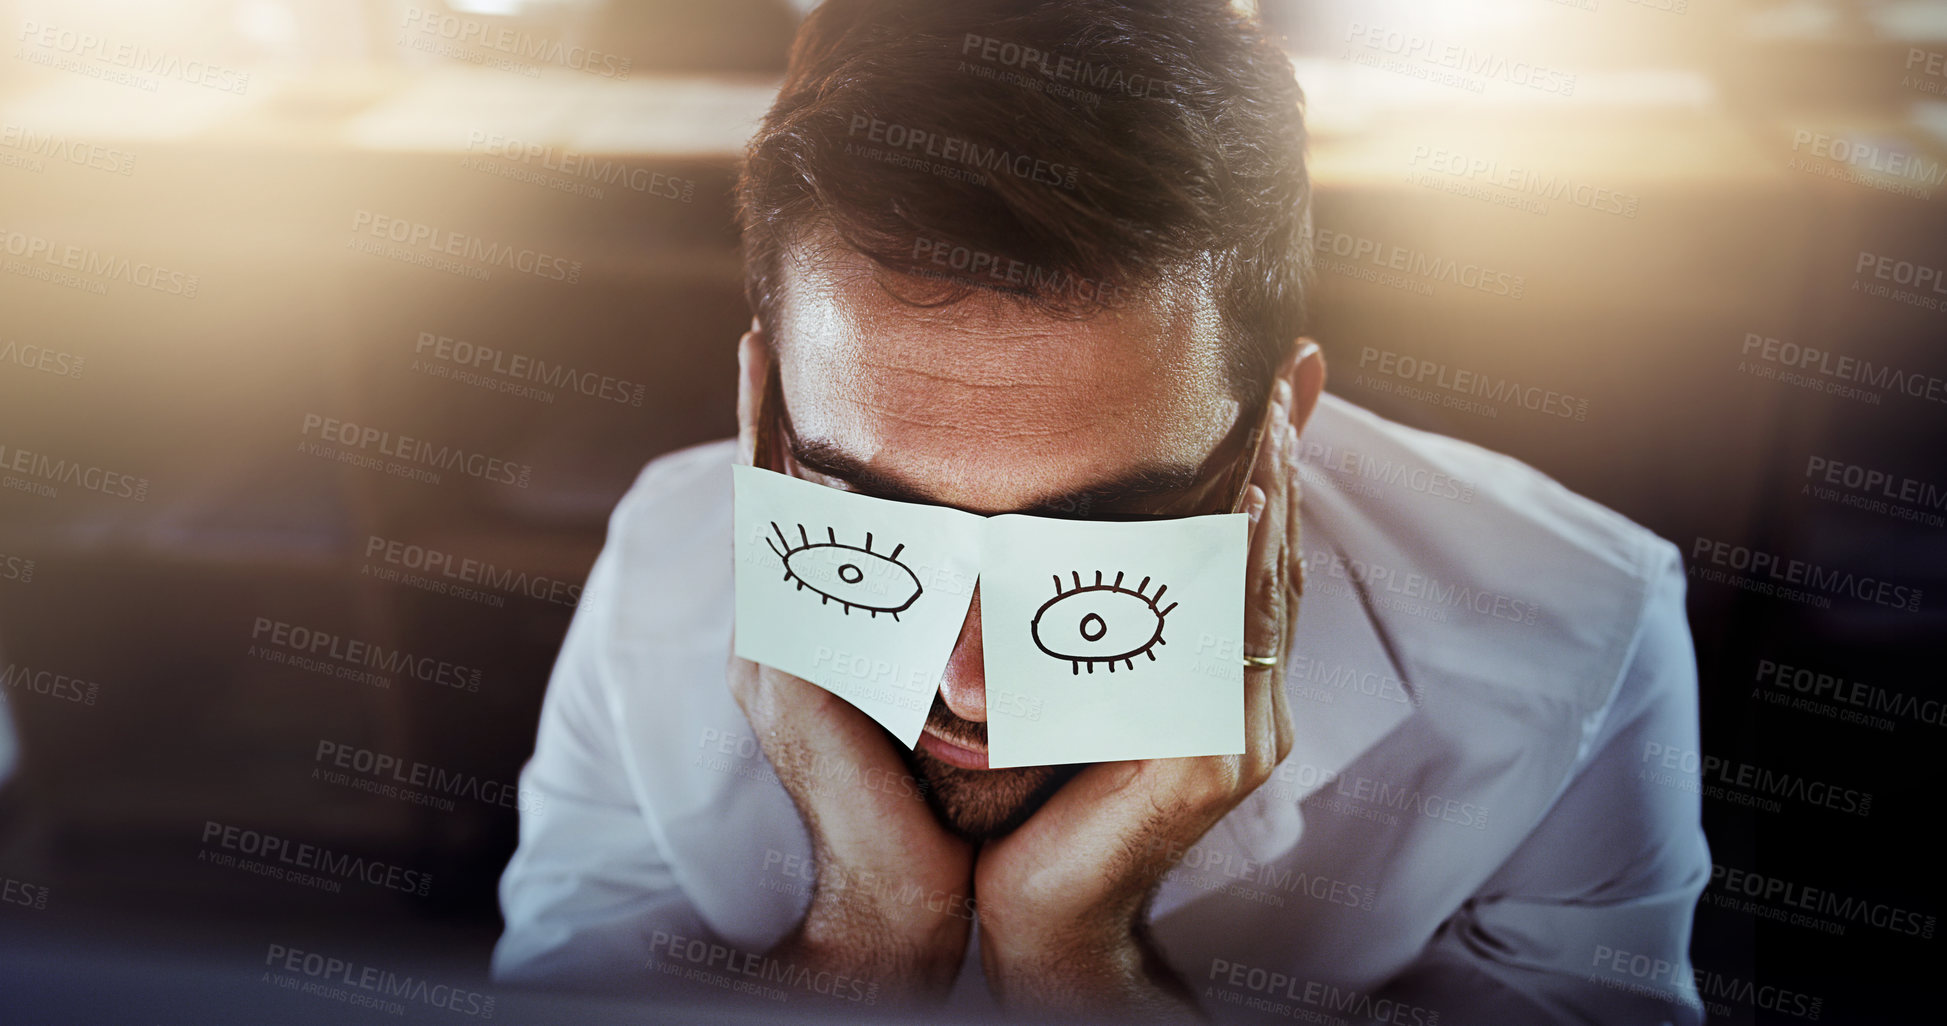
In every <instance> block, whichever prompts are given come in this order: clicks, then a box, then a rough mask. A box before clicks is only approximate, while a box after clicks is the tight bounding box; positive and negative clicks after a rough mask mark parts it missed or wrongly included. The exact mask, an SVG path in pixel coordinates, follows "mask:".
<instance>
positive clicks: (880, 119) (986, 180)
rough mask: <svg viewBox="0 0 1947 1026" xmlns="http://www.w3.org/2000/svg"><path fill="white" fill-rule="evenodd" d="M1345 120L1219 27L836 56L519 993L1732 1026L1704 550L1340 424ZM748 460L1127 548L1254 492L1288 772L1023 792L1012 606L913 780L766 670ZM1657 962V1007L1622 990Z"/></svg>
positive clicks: (830, 39) (1061, 15) (908, 40)
mask: <svg viewBox="0 0 1947 1026" xmlns="http://www.w3.org/2000/svg"><path fill="white" fill-rule="evenodd" d="M1301 110H1302V107H1301V97H1300V95H1299V93H1298V89H1297V86H1296V83H1295V82H1294V81H1293V77H1292V73H1291V69H1290V66H1289V64H1288V63H1287V62H1286V61H1285V60H1284V59H1283V57H1282V56H1281V55H1280V54H1279V52H1278V51H1277V50H1276V49H1275V48H1274V47H1273V46H1272V45H1271V44H1270V43H1268V42H1267V41H1266V40H1264V39H1263V38H1262V37H1261V36H1260V34H1259V33H1258V30H1257V28H1256V27H1255V26H1254V25H1253V24H1252V23H1250V22H1249V21H1248V20H1245V19H1242V18H1240V17H1239V16H1237V15H1235V14H1234V13H1232V12H1231V11H1230V10H1229V8H1228V6H1227V5H1226V4H1224V3H1222V2H1219V0H1199V2H1187V0H1176V2H1170V3H1163V2H1149V3H1143V2H1122V3H1116V2H1109V0H1073V2H1027V0H1021V2H998V0H997V2H981V3H955V4H939V3H931V2H921V0H829V2H827V3H826V4H824V5H823V6H822V7H821V8H819V9H818V10H817V11H815V12H814V13H813V14H812V15H811V16H810V17H809V18H808V20H807V21H806V23H805V25H804V27H803V29H802V30H801V32H800V34H799V38H798V40H797V42H796V44H795V46H794V49H793V51H792V55H791V63H790V68H789V71H788V73H787V77H786V80H785V82H784V85H783V87H782V89H781V91H780V94H779V98H778V101H777V103H776V105H775V106H774V108H773V109H772V111H771V112H770V114H769V116H768V117H767V118H766V119H765V122H764V124H763V126H762V127H761V129H760V130H759V132H758V134H757V136H756V138H755V139H754V140H753V142H752V143H751V146H750V151H749V154H748V160H747V163H746V167H745V171H744V175H743V178H742V180H741V182H740V187H739V198H740V214H741V217H742V222H743V230H744V239H745V255H746V265H747V275H748V284H749V293H750V297H751V301H752V305H753V306H754V307H755V308H756V310H757V311H758V316H757V318H756V319H755V320H754V321H753V323H752V329H751V331H750V332H749V333H747V334H745V335H744V337H743V339H742V340H741V342H740V344H739V363H740V367H741V369H742V385H741V388H740V393H739V395H740V399H739V409H738V413H739V420H740V431H739V437H738V439H737V441H736V442H734V443H732V442H723V443H718V444H715V445H709V446H704V447H701V448H697V449H692V450H688V451H685V452H681V453H677V454H674V455H671V456H668V457H665V458H663V459H660V460H658V461H656V462H654V463H652V464H651V465H650V466H649V467H648V468H647V469H645V470H644V472H643V474H642V476H641V477H640V479H639V480H638V481H637V482H636V484H635V486H634V487H633V488H632V489H631V490H630V492H629V494H628V495H627V496H626V497H625V498H624V499H623V500H622V503H621V504H620V505H619V506H618V507H617V509H616V511H615V514H614V517H613V518H612V520H611V523H610V534H609V539H608V543H607V546H606V548H605V549H604V551H603V553H602V555H601V557H600V558H599V559H598V561H597V563H596V565H595V569H594V570H593V572H592V574H591V577H590V581H589V585H588V595H589V596H590V598H588V599H587V600H585V601H584V603H583V606H582V608H581V609H580V611H579V612H578V614H577V616H576V618H575V621H574V624H573V626H572V627H571V628H570V630H569V633H568V637H567V640H566V642H565V643H564V646H563V650H562V653H561V656H560V660H559V662H558V664H557V666H556V669H555V675H554V678H553V680H552V682H551V684H550V686H549V692H548V696H547V699H546V702H545V705H544V709H543V713H542V721H541V727H540V737H539V741H538V743H537V746H536V751H535V755H534V758H533V760H532V761H531V762H530V763H529V764H528V766H527V768H526V770H525V772H524V773H523V777H522V783H523V785H524V786H526V787H529V788H533V789H535V790H536V791H538V792H540V793H543V794H545V795H546V796H547V799H548V800H547V801H546V802H545V804H544V805H543V806H542V808H543V809H544V810H545V811H542V812H539V813H537V814H535V815H532V816H524V817H523V820H522V824H521V834H522V836H521V846H520V850H519V851H518V852H517V854H516V855H515V857H514V859H513V861H512V863H511V864H510V865H509V867H508V869H507V873H506V876H505V878H504V879H503V881H502V903H503V907H504V910H505V913H506V918H507V932H506V934H505V936H504V937H503V938H502V941H501V944H500V946H499V948H498V950H497V951H496V954H495V971H496V974H497V975H498V976H499V977H500V978H502V979H505V980H532V981H578V982H583V983H590V984H601V985H612V986H624V987H627V986H641V985H647V984H654V983H667V982H669V981H674V980H687V981H696V982H699V983H701V984H702V985H703V986H705V987H718V988H723V989H722V990H721V991H717V992H714V993H718V994H720V995H721V996H722V997H723V999H724V1000H732V999H733V998H734V995H733V994H732V992H733V991H743V992H746V994H747V995H755V996H754V997H749V998H748V999H749V1000H755V1001H758V1002H759V1003H760V1004H761V1003H762V1001H763V1000H764V999H765V998H771V999H778V1000H782V999H792V1000H797V1001H799V1002H800V1004H801V1005H804V1004H816V1003H818V1002H819V1001H821V1000H830V1001H832V1002H835V1003H837V1004H839V1005H840V1006H841V1007H842V1006H844V1004H845V1003H846V1002H848V1001H851V1002H858V1003H861V1004H864V1003H870V1004H877V1005H886V1004H905V1003H919V1004H924V1003H927V1002H932V1001H938V1000H950V1001H951V1002H953V1003H954V1004H955V1005H956V1006H957V1005H959V1004H961V1003H963V1002H979V1001H983V1000H984V1001H992V1002H995V1003H997V1004H998V1005H999V1006H1000V1008H1001V1009H1003V1010H1006V1011H1010V1012H1018V1013H1027V1014H1030V1015H1046V1014H1067V1013H1073V1014H1092V1015H1102V1016H1109V1017H1117V1018H1122V1017H1127V1016H1129V1015H1137V1016H1141V1017H1144V1018H1161V1019H1173V1018H1190V1017H1194V1016H1195V1015H1197V1014H1198V1013H1199V1012H1202V1013H1205V1014H1223V1015H1229V1014H1236V1015H1241V1016H1245V1017H1252V1016H1256V1017H1265V1016H1269V1017H1273V1018H1291V1017H1296V1018H1302V1019H1308V1020H1323V1019H1326V1018H1327V1017H1331V1018H1336V1019H1340V1020H1346V1021H1383V1022H1396V1023H1421V1024H1432V1023H1436V1022H1437V1023H1442V1024H1452V1023H1456V1022H1476V1021H1477V1022H1487V1023H1517V1022H1562V1021H1588V1022H1662V1021H1684V1022H1694V1021H1698V1020H1699V1019H1700V1010H1699V1006H1698V1004H1697V1002H1696V1000H1695V997H1694V995H1693V994H1691V993H1690V992H1689V991H1688V989H1687V988H1686V987H1685V986H1684V985H1683V984H1684V983H1685V982H1686V981H1687V979H1688V975H1689V974H1688V961H1687V957H1686V949H1687V946H1688V940H1689V929H1690V915H1691V909H1692V907H1693V905H1694V903H1695V901H1696V898H1697V896H1698V894H1699V892H1700V891H1701V889H1702V887H1703V885H1704V883H1705V879H1706V874H1707V870H1708V866H1709V862H1708V855H1707V853H1706V851H1705V846H1704V842H1703V836H1702V833H1701V830H1700V828H1699V825H1698V819H1699V812H1698V801H1697V797H1696V795H1695V793H1694V791H1692V790H1690V789H1687V788H1685V787H1681V786H1672V785H1671V783H1670V782H1669V781H1668V779H1667V778H1663V777H1658V776H1655V775H1653V774H1649V773H1645V772H1642V771H1641V767H1643V765H1644V759H1645V757H1646V753H1650V752H1658V751H1670V750H1692V751H1694V750H1695V747H1696V734H1697V725H1696V696H1695V689H1696V674H1695V667H1694V660H1693V657H1692V653H1691V648H1690V641H1689V636H1688V632H1687V628H1686V626H1685V621H1684V615H1683V599H1682V596H1683V583H1682V582H1683V579H1682V576H1681V565H1680V561H1679V557H1678V555H1677V553H1676V550H1675V549H1674V547H1672V546H1671V545H1669V544H1668V543H1666V542H1663V541H1661V540H1659V539H1656V538H1655V537H1654V536H1652V535H1650V534H1649V533H1648V532H1646V531H1644V530H1643V529H1641V528H1639V527H1637V526H1635V525H1633V524H1630V523H1629V522H1627V521H1625V520H1624V519H1622V518H1621V517H1619V516H1616V515H1615V514H1613V513H1610V512H1608V511H1606V510H1603V509H1601V508H1599V507H1597V506H1595V505H1593V504H1592V503H1589V502H1587V501H1585V500H1582V499H1579V498H1577V497H1575V496H1573V495H1570V494H1568V493H1567V492H1566V491H1564V490H1563V489H1562V488H1560V487H1559V486H1558V485H1556V484H1554V483H1553V482H1551V481H1549V480H1547V479H1546V478H1544V477H1542V476H1541V475H1540V474H1538V473H1536V472H1534V471H1532V470H1530V469H1528V468H1526V467H1524V466H1521V465H1520V464H1517V463H1515V462H1513V461H1511V460H1507V459H1505V458H1502V457H1498V456H1494V455H1492V454H1489V453H1485V452H1483V451H1480V450H1478V449H1475V448H1472V447H1470V446H1466V445H1463V444H1460V443H1457V442H1453V441H1450V440H1446V439H1442V438H1438V437H1435V436H1430V435H1427V434H1424V433H1421V432H1416V431H1412V430H1409V429H1406V428H1403V427H1400V426H1398V425H1394V424H1390V423H1387V422H1385V421H1382V420H1380V419H1378V418H1376V417H1374V416H1373V415H1371V414H1368V413H1365V412H1363V411H1361V410H1359V409H1357V408H1354V407H1352V406H1350V405H1348V404H1346V403H1344V402H1343V401H1340V400H1337V399H1335V398H1332V397H1328V396H1325V395H1323V394H1322V386H1323V382H1324V367H1323V361H1322V358H1321V357H1320V355H1319V352H1318V350H1317V347H1316V346H1314V345H1312V344H1310V343H1309V342H1305V341H1303V340H1298V341H1297V342H1294V341H1293V340H1294V339H1296V338H1297V334H1298V326H1299V324H1300V321H1301V319H1302V316H1303V299H1304V294H1303V282H1304V272H1305V269H1306V267H1307V258H1306V253H1307V242H1308V236H1309V213H1308V210H1309V207H1308V198H1309V197H1308V193H1309V185H1308V181H1307V177H1306V172H1305V167H1304V158H1303V144H1304V138H1303V124H1302V113H1301ZM1259 424H1263V425H1264V426H1265V428H1266V431H1265V434H1264V439H1265V441H1264V443H1263V445H1262V446H1261V448H1260V449H1258V450H1256V451H1253V449H1252V448H1251V447H1250V446H1249V445H1248V444H1246V442H1245V441H1244V440H1245V439H1247V438H1248V436H1249V433H1250V432H1249V429H1250V428H1252V427H1254V426H1257V425H1259ZM1301 432H1302V434H1301ZM773 438H774V439H777V441H776V444H770V443H769V441H768V440H769V439H773ZM760 439H766V440H767V441H766V443H765V444H761V445H760V444H759V440H760ZM733 463H746V464H756V465H759V466H764V467H767V468H768V469H771V470H776V471H780V472H783V473H789V474H792V475H794V476H797V477H799V478H802V479H804V480H807V481H811V482H814V483H817V484H821V485H825V486H829V487H833V488H841V489H848V490H853V491H859V492H864V493H867V494H872V495H877V496H880V497H884V498H893V499H902V500H907V501H916V502H926V503H933V504H938V505H944V506H951V507H956V508H959V509H963V510H968V511H971V512H975V513H980V514H995V513H1002V512H1028V513H1037V514H1041V515H1047V516H1064V517H1078V518H1085V519H1087V518H1101V519H1111V520H1112V519H1116V518H1118V517H1124V516H1127V515H1129V514H1148V515H1194V514H1197V513H1209V512H1223V511H1224V501H1225V500H1224V496H1223V489H1222V488H1221V487H1219V486H1218V485H1217V484H1216V482H1221V481H1226V480H1230V479H1231V477H1232V474H1233V473H1235V474H1236V475H1238V477H1239V478H1240V479H1241V478H1243V477H1244V476H1246V475H1247V476H1248V482H1249V484H1248V487H1247V488H1246V489H1244V495H1245V498H1244V501H1243V511H1244V512H1245V513H1247V514H1248V518H1249V523H1250V548H1249V567H1248V570H1247V575H1248V576H1247V580H1246V585H1245V588H1246V600H1247V613H1246V617H1245V621H1246V622H1245V637H1244V650H1243V651H1242V652H1236V653H1230V654H1229V655H1230V656H1231V657H1233V658H1239V659H1242V660H1243V661H1244V663H1245V666H1246V672H1245V700H1244V701H1245V722H1246V748H1247V750H1246V752H1245V753H1243V754H1241V755H1236V756H1217V757H1205V758H1186V759H1154V760H1139V761H1128V762H1117V763H1104V764H1098V765H1091V766H1081V767H1055V768H1050V767H1039V768H1012V769H988V768H987V767H986V756H985V742H986V736H985V724H986V720H987V710H988V708H989V706H990V704H994V703H1000V702H1014V701H1018V700H1019V698H1020V696H1018V695H1015V694H1012V693H1011V692H1009V690H1008V682H1007V681H1004V680H993V681H989V680H987V679H986V676H985V673H984V669H983V666H982V659H981V651H982V649H981V632H980V606H979V597H978V593H977V592H976V594H975V598H974V603H973V608H972V609H971V610H970V611H969V613H968V616H967V619H966V622H965V625H964V627H963V629H962V631H961V634H960V637H959V639H958V642H957V644H956V647H955V648H954V651H953V655H952V657H951V659H950V661H949V663H948V665H947V669H946V673H945V677H944V680H943V681H942V683H941V685H940V688H939V693H938V696H937V698H936V699H935V702H934V706H933V710H932V713H931V715H930V716H929V718H928V721H927V726H926V729H925V733H924V734H923V736H922V739H921V741H920V744H919V747H918V748H917V749H916V750H913V751H911V752H908V751H906V750H905V748H904V747H903V746H901V745H900V744H898V743H897V742H896V741H894V740H893V739H892V738H891V737H890V736H889V735H888V734H887V733H886V732H885V731H883V730H882V729H880V728H879V727H878V726H877V725H875V724H874V723H873V722H872V721H871V720H869V719H868V718H867V717H866V716H865V715H864V714H863V713H861V712H859V711H858V710H857V709H854V708H853V707H851V706H850V705H848V704H846V703H845V702H843V701H842V700H840V699H838V698H836V697H835V696H833V695H831V694H830V693H828V692H825V691H823V690H822V689H819V688H817V687H815V686H813V685H811V684H808V683H806V682H805V681H803V680H799V679H797V678H794V677H791V676H789V675H787V674H784V673H782V672H779V671H777V670H774V669H771V668H769V667H762V666H757V665H755V664H752V663H749V662H746V661H743V660H740V659H735V658H730V659H729V660H728V670H727V673H726V669H725V666H726V656H727V654H728V653H729V652H730V649H731V640H732V638H731V634H732V622H731V621H732V598H733V594H732V589H731V573H732V565H731V549H730V534H731V529H730V523H731V489H730V479H731V473H730V468H731V466H732V464H733ZM1367 469H1376V470H1377V471H1378V472H1376V473H1374V474H1371V475H1366V474H1365V473H1364V471H1365V470H1367ZM1368 478H1370V479H1368ZM1301 596H1302V602H1301V601H1300V598H1301ZM868 655H869V654H868ZM868 662H869V660H868ZM1657 746H1661V747H1657ZM1618 953H1621V958H1620V960H1619V959H1618V957H1617V955H1618ZM1637 956H1644V957H1645V959H1646V961H1645V963H1644V964H1651V965H1654V966H1657V967H1660V968H1659V969H1658V971H1657V973H1656V978H1654V979H1643V978H1639V976H1632V975H1630V974H1629V973H1627V972H1621V973H1619V972H1618V970H1617V969H1616V967H1617V966H1618V965H1622V966H1629V965H1633V964H1636V963H1634V962H1633V961H1632V960H1633V959H1635V958H1636V957H1637ZM769 1007H771V1008H777V1007H779V1006H777V1005H771V1006H769Z"/></svg>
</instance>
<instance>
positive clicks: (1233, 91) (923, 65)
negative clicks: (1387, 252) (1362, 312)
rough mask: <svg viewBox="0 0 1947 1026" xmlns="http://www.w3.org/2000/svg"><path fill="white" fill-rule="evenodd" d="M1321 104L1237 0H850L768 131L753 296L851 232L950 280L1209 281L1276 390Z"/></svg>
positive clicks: (757, 298) (879, 257) (747, 181)
mask: <svg viewBox="0 0 1947 1026" xmlns="http://www.w3.org/2000/svg"><path fill="white" fill-rule="evenodd" d="M1303 104H1304V96H1303V94H1302V93H1301V92H1300V90H1299V88H1298V83H1297V81H1296V80H1295V78H1294V76H1293V74H1292V70H1291V65H1290V63H1289V62H1288V61H1287V60H1286V59H1285V57H1284V55H1283V53H1282V52H1281V51H1280V50H1279V49H1278V48H1277V47H1276V46H1275V45H1274V44H1273V43H1272V42H1271V41H1270V40H1269V39H1268V38H1266V36H1265V35H1264V34H1263V32H1262V30H1261V28H1260V26H1259V25H1258V24H1257V23H1256V22H1254V21H1252V20H1251V19H1249V18H1247V17H1244V16H1242V15H1240V14H1238V13H1237V12H1236V11H1234V10H1233V9H1232V8H1231V7H1230V5H1229V4H1228V3H1226V2H1224V0H826V2H825V3H823V4H822V5H820V6H819V7H818V8H817V9H816V10H814V11H813V12H812V13H811V14H810V15H809V17H807V18H806V20H805V23H804V25H803V26H802V28H801V29H800V30H799V32H798V36H797V39H796V40H795V41H794V43H793V45H792V48H791V58H790V64H789V67H788V69H787V70H786V73H785V79H784V83H783V86H782V87H781V88H780V90H779V92H778V98H777V102H776V103H775V104H774V105H773V106H772V107H771V110H770V112H769V114H767V115H766V116H765V118H764V122H763V125H762V127H760V128H759V130H758V132H757V134H756V136H755V137H754V138H753V139H752V140H751V142H750V145H749V148H748V150H747V152H746V154H745V160H744V165H743V169H742V174H741V176H740V178H739V180H738V184H737V203H738V217H739V222H740V225H741V228H742V231H743V246H744V267H745V292H746V296H747V298H748V299H749V301H750V304H751V306H752V307H753V309H755V310H756V311H757V313H758V315H759V316H760V317H762V318H763V319H764V322H765V323H766V324H767V325H769V324H775V323H776V317H777V313H778V307H779V304H780V300H781V298H782V297H781V295H780V288H781V284H782V282H781V274H780V271H781V266H780V265H781V263H782V261H783V260H784V259H786V258H787V257H788V256H791V255H793V254H794V253H795V252H797V247H799V246H801V245H802V244H805V243H813V244H814V247H815V245H829V244H832V243H833V242H834V241H838V240H842V244H844V245H847V246H850V247H852V248H853V249H856V250H857V251H858V252H860V253H862V254H864V255H865V256H867V257H869V258H870V259H871V260H872V261H873V262H874V263H876V264H877V265H879V266H880V267H883V268H885V269H887V270H890V271H893V272H897V273H899V274H904V275H919V276H924V277H927V278H932V279H938V280H943V282H944V284H943V288H944V289H945V292H944V293H941V292H939V291H937V290H935V291H934V294H933V296H932V298H931V302H933V303H950V302H953V301H955V300H957V299H959V298H964V296H965V295H967V294H969V291H970V290H971V289H972V288H975V287H986V288H997V289H999V290H1001V291H1003V292H1008V293H1012V294H1014V295H1015V296H1017V297H1019V299H1020V301H1022V302H1024V303H1028V304H1031V305H1033V306H1034V307H1036V308H1038V309H1041V310H1045V311H1047V312H1050V313H1054V314H1059V315H1064V316H1086V315H1087V314H1088V313H1090V312H1092V311H1093V310H1094V309H1098V308H1100V307H1102V306H1114V305H1117V304H1119V303H1120V302H1122V301H1123V300H1124V299H1126V298H1127V297H1128V296H1129V294H1130V292H1131V290H1137V289H1143V288H1156V287H1161V286H1166V285H1181V284H1182V283H1184V282H1186V281H1187V282H1202V283H1205V287H1207V288H1208V289H1209V290H1210V293H1211V295H1212V296H1213V298H1214V299H1215V302H1216V307H1217V309H1218V311H1219V313H1220V315H1221V317H1222V321H1223V329H1224V332H1225V335H1226V338H1225V339H1224V341H1225V343H1226V345H1227V347H1228V351H1229V353H1230V354H1231V360H1230V363H1231V382H1232V386H1233V389H1234V390H1235V391H1236V392H1237V393H1239V394H1240V395H1246V396H1261V395H1262V394H1263V392H1264V390H1265V389H1266V388H1268V387H1269V375H1270V372H1271V369H1272V368H1273V367H1274V366H1275V365H1276V363H1277V361H1278V360H1279V359H1281V358H1282V357H1283V355H1284V354H1285V352H1287V351H1288V349H1289V347H1290V345H1291V342H1292V339H1294V338H1295V337H1296V336H1297V335H1298V334H1299V332H1300V331H1301V330H1302V327H1303V319H1304V310H1305V295H1306V280H1307V275H1308V272H1309V269H1310V260H1309V247H1308V244H1307V240H1308V237H1309V234H1310V195H1311V185H1310V179H1309V176H1308V174H1307V172H1306V167H1305V127H1304V109H1303ZM820 240H822V241H820ZM813 251H814V252H815V248H814V250H813Z"/></svg>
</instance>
